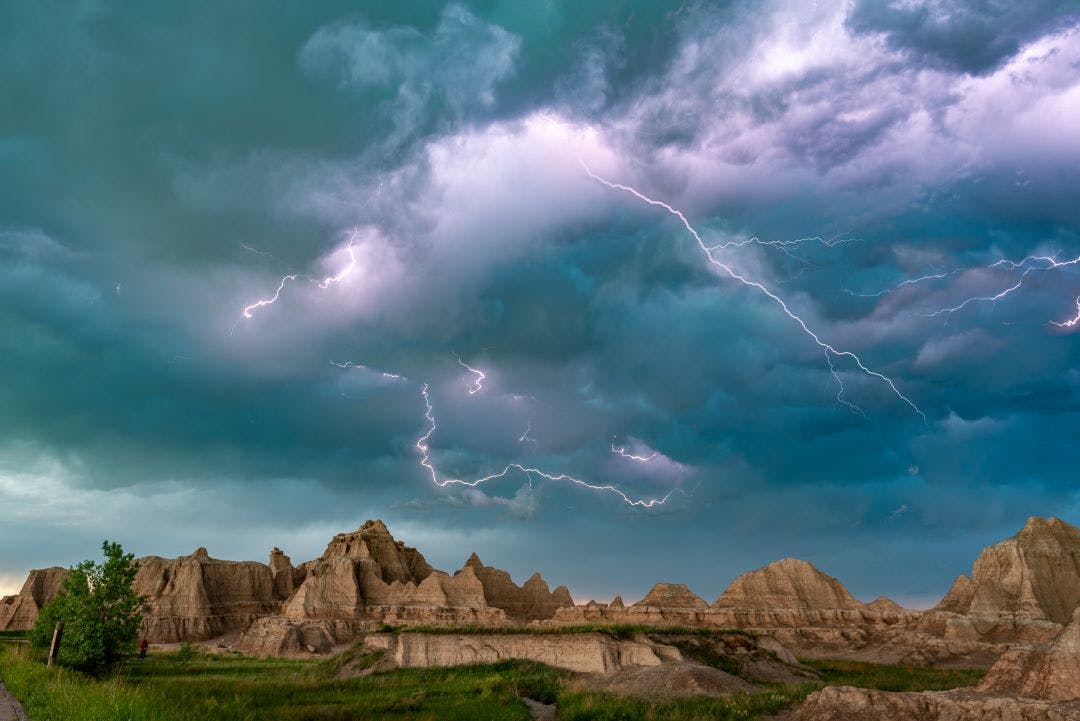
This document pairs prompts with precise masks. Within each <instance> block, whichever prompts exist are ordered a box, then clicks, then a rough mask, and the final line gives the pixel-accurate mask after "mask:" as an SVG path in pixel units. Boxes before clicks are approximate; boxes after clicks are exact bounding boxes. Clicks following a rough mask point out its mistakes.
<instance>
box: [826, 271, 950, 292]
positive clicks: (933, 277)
mask: <svg viewBox="0 0 1080 721" xmlns="http://www.w3.org/2000/svg"><path fill="white" fill-rule="evenodd" d="M960 271H961V269H960V268H957V269H956V270H950V271H949V272H948V273H933V274H931V275H923V276H920V277H918V278H911V279H909V280H905V281H903V282H901V283H897V284H896V285H894V286H893V287H892V288H886V289H885V290H879V291H878V292H877V293H856V292H855V291H852V290H848V289H847V288H844V289H843V291H844V292H845V293H847V294H848V295H853V296H855V297H856V298H880V297H881V296H883V295H888V294H890V293H893V292H895V291H898V290H900V289H901V288H903V287H904V286H908V285H916V284H918V283H923V282H925V281H928V280H939V279H941V278H948V277H949V276H951V275H956V274H957V273H959V272H960Z"/></svg>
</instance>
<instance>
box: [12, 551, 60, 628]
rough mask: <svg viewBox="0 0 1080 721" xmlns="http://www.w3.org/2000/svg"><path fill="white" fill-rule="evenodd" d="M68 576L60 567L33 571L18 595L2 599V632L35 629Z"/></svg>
mask: <svg viewBox="0 0 1080 721" xmlns="http://www.w3.org/2000/svg"><path fill="white" fill-rule="evenodd" d="M67 575H68V571H67V569H66V568H60V567H59V566H53V567H51V568H42V569H36V570H33V571H31V572H30V575H29V576H27V577H26V581H25V582H24V583H23V587H22V589H21V590H20V591H19V593H18V594H16V595H14V596H4V597H3V598H0V631H26V630H28V629H31V628H33V627H34V621H36V620H37V616H38V612H40V611H41V608H42V606H44V605H45V604H46V603H48V602H49V601H50V600H52V598H53V596H55V595H56V594H57V592H58V591H59V590H60V586H62V585H63V583H64V579H65V578H67Z"/></svg>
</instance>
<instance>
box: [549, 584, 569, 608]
mask: <svg viewBox="0 0 1080 721" xmlns="http://www.w3.org/2000/svg"><path fill="white" fill-rule="evenodd" d="M551 598H552V599H553V600H554V601H555V602H556V603H558V604H559V606H573V605H574V597H573V596H571V595H570V589H569V588H567V587H566V586H559V587H558V588H556V589H555V590H554V591H552V592H551Z"/></svg>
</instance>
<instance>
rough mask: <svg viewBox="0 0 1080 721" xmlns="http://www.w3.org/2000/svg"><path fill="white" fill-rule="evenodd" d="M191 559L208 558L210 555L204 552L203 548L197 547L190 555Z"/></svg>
mask: <svg viewBox="0 0 1080 721" xmlns="http://www.w3.org/2000/svg"><path fill="white" fill-rule="evenodd" d="M191 557H192V558H200V559H202V558H210V553H209V552H208V551H207V550H206V547H205V546H199V547H198V548H196V549H195V553H193V554H191Z"/></svg>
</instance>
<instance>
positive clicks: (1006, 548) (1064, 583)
mask: <svg viewBox="0 0 1080 721" xmlns="http://www.w3.org/2000/svg"><path fill="white" fill-rule="evenodd" d="M1078 606H1080V529H1078V528H1076V527H1075V526H1071V525H1069V524H1068V523H1065V522H1064V521H1062V520H1060V519H1057V518H1049V519H1044V518H1030V519H1028V522H1027V524H1026V525H1025V526H1024V528H1023V529H1021V531H1020V532H1019V533H1017V534H1016V535H1015V536H1013V537H1012V538H1009V539H1008V540H1005V541H1002V542H1001V543H998V544H996V545H994V546H990V547H989V548H986V549H983V552H982V553H980V554H979V558H978V559H977V560H976V561H975V565H974V567H973V568H972V574H971V578H970V579H969V578H967V577H965V576H960V577H959V578H958V579H957V580H956V583H954V584H953V587H952V589H951V590H950V591H949V593H948V594H947V595H946V596H945V598H944V599H942V601H941V603H940V604H938V606H937V607H935V609H934V610H937V611H948V612H953V613H961V614H969V615H973V616H984V617H985V616H1015V617H1019V618H1025V619H1032V620H1036V621H1050V622H1052V623H1057V624H1062V625H1064V624H1067V623H1068V622H1069V619H1070V618H1071V617H1072V614H1073V611H1074V610H1076V608H1077V607H1078Z"/></svg>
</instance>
